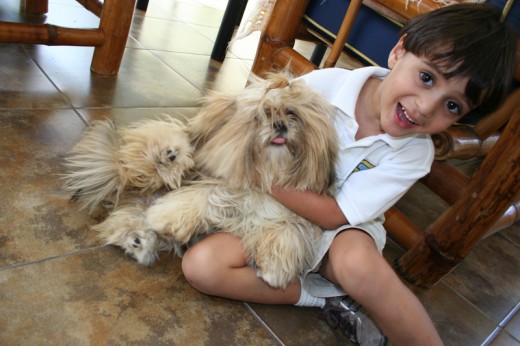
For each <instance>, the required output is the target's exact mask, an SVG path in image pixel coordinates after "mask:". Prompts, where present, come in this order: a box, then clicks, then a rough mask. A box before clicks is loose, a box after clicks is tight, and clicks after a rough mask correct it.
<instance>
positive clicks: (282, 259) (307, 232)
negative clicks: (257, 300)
mask: <svg viewBox="0 0 520 346" xmlns="http://www.w3.org/2000/svg"><path fill="white" fill-rule="evenodd" d="M307 226H308V228H307V227H302V225H295V224H289V223H280V224H277V225H275V226H274V227H270V228H267V229H262V230H259V232H252V233H249V234H247V235H246V236H245V237H244V238H243V239H242V242H243V244H244V246H245V247H246V249H247V252H248V253H251V254H253V256H252V258H251V260H252V261H254V264H255V265H256V268H257V275H258V276H259V277H260V278H262V279H263V280H264V281H265V282H267V283H268V284H269V286H271V287H276V288H278V287H281V288H285V287H286V286H287V285H288V284H289V283H290V282H291V281H293V280H295V279H296V278H297V277H298V275H301V274H302V273H303V272H304V271H305V270H306V269H309V268H310V266H311V265H312V264H311V263H312V261H313V259H314V250H315V247H316V244H317V242H318V237H317V234H318V233H317V232H320V231H319V229H317V228H316V229H315V227H313V226H311V225H310V224H308V225H307Z"/></svg>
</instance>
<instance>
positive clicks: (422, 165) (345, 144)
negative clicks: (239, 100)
mask: <svg viewBox="0 0 520 346" xmlns="http://www.w3.org/2000/svg"><path fill="white" fill-rule="evenodd" d="M389 72H390V70H388V69H384V68H380V67H364V68H359V69H355V70H346V69H341V68H329V69H322V70H316V71H313V72H311V73H309V74H307V75H304V76H301V77H299V79H301V80H304V81H305V82H306V83H307V84H308V85H309V86H310V87H311V88H312V89H313V90H315V91H316V92H319V93H321V94H322V95H323V96H325V98H326V99H327V100H329V101H330V102H331V103H332V104H333V105H334V106H335V107H336V108H337V109H338V110H339V111H338V112H337V113H338V116H337V118H336V119H335V127H336V131H337V133H338V137H339V144H340V152H339V156H338V162H337V165H336V175H337V192H336V200H337V203H338V205H339V207H340V208H341V210H342V211H343V213H344V215H345V216H346V218H347V220H348V221H349V223H350V224H351V225H353V226H355V225H359V224H363V223H367V222H369V223H370V222H373V221H375V220H376V219H379V218H381V217H382V216H383V214H384V212H386V211H387V210H388V209H389V208H390V207H391V206H392V205H394V204H395V203H396V202H397V200H398V199H399V198H401V197H402V196H403V195H404V194H405V192H406V191H408V189H410V187H411V186H412V185H413V184H414V183H415V182H416V181H417V180H418V179H420V178H422V177H423V176H425V175H426V174H427V173H428V172H429V171H430V168H431V164H432V162H433V158H434V147H433V142H432V140H431V137H430V135H428V134H416V135H410V136H406V137H391V136H389V135H387V134H379V135H375V136H369V137H366V138H363V139H361V140H359V141H356V140H355V135H356V132H357V130H358V127H359V125H358V123H357V121H356V117H355V114H354V110H355V108H356V102H357V99H358V96H359V92H360V91H361V88H362V87H363V85H364V84H365V82H366V81H367V79H368V78H369V77H371V76H373V77H377V78H381V79H383V78H384V77H385V76H387V75H388V73H389ZM382 220H383V219H382V218H381V222H382ZM376 222H377V221H376Z"/></svg>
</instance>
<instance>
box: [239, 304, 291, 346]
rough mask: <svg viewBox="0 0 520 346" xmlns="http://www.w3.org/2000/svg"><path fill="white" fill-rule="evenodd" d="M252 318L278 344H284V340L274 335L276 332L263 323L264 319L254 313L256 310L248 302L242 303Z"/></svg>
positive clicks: (282, 345)
mask: <svg viewBox="0 0 520 346" xmlns="http://www.w3.org/2000/svg"><path fill="white" fill-rule="evenodd" d="M243 304H244V306H245V307H246V309H247V310H248V311H249V313H250V314H251V315H252V316H253V318H254V319H255V320H256V321H257V322H258V323H259V324H260V326H261V327H262V328H263V329H264V330H265V331H266V332H267V333H268V334H269V335H270V336H271V337H272V338H273V339H274V341H276V343H277V344H278V345H280V346H285V344H284V342H283V341H282V340H281V339H280V338H279V337H278V335H276V333H275V332H274V331H273V330H272V329H271V328H270V327H269V326H268V325H267V323H265V321H264V320H263V319H262V318H261V317H260V316H259V315H258V314H257V313H256V311H255V310H254V309H253V308H252V307H251V305H249V304H248V303H246V302H244V303H243Z"/></svg>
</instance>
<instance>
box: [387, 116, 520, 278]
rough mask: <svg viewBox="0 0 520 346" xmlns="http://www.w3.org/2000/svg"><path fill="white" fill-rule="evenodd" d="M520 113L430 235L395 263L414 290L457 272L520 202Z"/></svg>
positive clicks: (429, 231) (431, 226)
mask: <svg viewBox="0 0 520 346" xmlns="http://www.w3.org/2000/svg"><path fill="white" fill-rule="evenodd" d="M519 137H520V109H517V110H516V111H515V112H514V113H513V116H512V117H511V119H510V120H509V123H508V124H507V126H506V128H505V129H504V131H503V133H502V135H501V137H500V139H499V141H498V142H497V143H496V145H495V147H494V148H493V149H492V150H491V152H490V153H489V154H488V156H487V157H486V158H485V160H484V161H483V163H482V166H481V167H480V169H479V171H478V172H477V174H476V175H475V176H474V177H473V178H472V179H471V180H470V182H469V183H468V185H467V187H466V189H465V190H464V192H463V194H462V197H461V198H460V199H459V200H458V201H457V202H456V203H455V204H453V205H452V206H451V207H450V208H449V209H448V210H447V211H446V212H445V213H443V214H442V215H441V216H440V217H439V218H438V219H437V220H436V221H435V222H434V223H433V224H431V225H430V227H428V228H427V229H426V231H425V236H424V238H423V239H422V240H420V241H419V242H418V243H416V244H415V245H414V246H413V247H412V248H411V249H410V250H409V251H407V252H406V253H405V254H404V255H403V256H402V257H401V258H399V259H398V260H397V261H396V269H397V271H398V272H400V274H401V275H402V276H403V277H405V278H406V279H407V280H408V281H410V282H412V283H413V284H415V285H419V286H425V287H430V286H433V285H435V284H436V283H437V282H438V281H439V280H441V279H442V278H443V277H444V276H445V275H446V274H448V273H449V272H450V271H451V270H453V269H454V268H455V267H456V266H457V265H458V264H459V263H460V262H461V261H462V260H463V259H464V258H465V257H466V255H467V254H468V253H469V252H470V251H471V249H472V248H473V247H474V246H475V245H476V244H477V243H478V242H479V241H480V240H481V239H482V238H483V237H484V236H485V235H486V234H487V233H488V232H489V230H490V229H491V228H492V227H493V226H494V225H495V224H496V223H497V221H499V220H500V219H501V217H502V216H503V215H504V214H505V213H506V211H507V209H508V208H509V207H510V206H511V203H514V202H515V201H518V200H519V199H520V146H519V145H518V143H517V139H518V138H519Z"/></svg>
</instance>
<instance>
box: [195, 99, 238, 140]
mask: <svg viewBox="0 0 520 346" xmlns="http://www.w3.org/2000/svg"><path fill="white" fill-rule="evenodd" d="M235 110H236V97H235V96H233V95H229V94H223V93H213V94H211V95H209V96H207V97H205V98H204V99H203V106H202V108H201V110H200V112H199V113H198V114H197V115H196V116H195V117H194V118H192V119H191V120H190V121H189V122H188V134H189V135H190V138H191V143H192V145H193V147H194V148H195V150H197V149H199V148H200V147H201V146H202V145H204V143H206V142H207V141H208V140H209V139H211V138H212V137H213V136H214V134H215V133H217V132H218V131H219V130H220V129H221V128H222V126H224V125H225V124H226V123H227V122H228V121H229V119H230V118H231V117H232V116H233V114H234V113H235Z"/></svg>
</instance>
